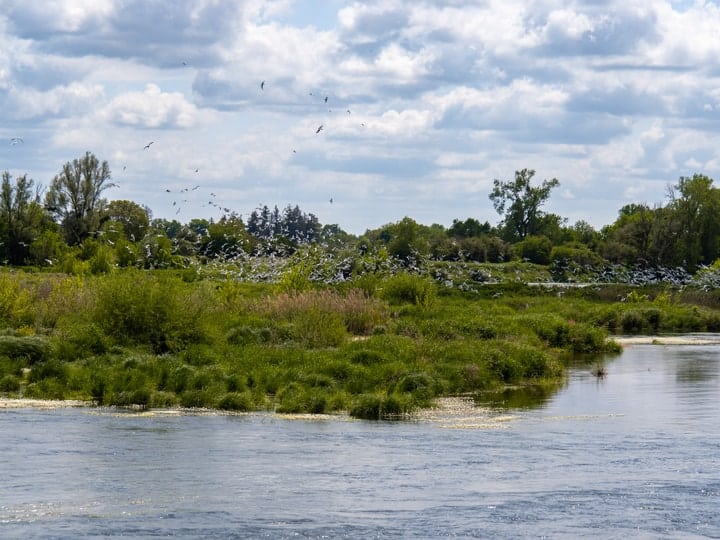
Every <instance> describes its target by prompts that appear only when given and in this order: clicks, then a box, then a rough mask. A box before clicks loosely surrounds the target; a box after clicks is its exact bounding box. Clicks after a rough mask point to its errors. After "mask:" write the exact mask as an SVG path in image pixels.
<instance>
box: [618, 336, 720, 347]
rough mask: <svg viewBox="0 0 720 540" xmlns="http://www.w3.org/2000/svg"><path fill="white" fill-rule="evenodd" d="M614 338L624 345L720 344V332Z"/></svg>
mask: <svg viewBox="0 0 720 540" xmlns="http://www.w3.org/2000/svg"><path fill="white" fill-rule="evenodd" d="M612 339H613V340H614V341H615V342H617V343H618V344H619V345H621V346H622V347H626V346H630V345H720V334H705V335H703V334H688V335H676V336H621V337H613V338H612Z"/></svg>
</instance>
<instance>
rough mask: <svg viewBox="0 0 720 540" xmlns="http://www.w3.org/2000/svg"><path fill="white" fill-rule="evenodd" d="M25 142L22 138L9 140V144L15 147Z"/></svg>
mask: <svg viewBox="0 0 720 540" xmlns="http://www.w3.org/2000/svg"><path fill="white" fill-rule="evenodd" d="M24 142H25V141H23V140H22V137H13V138H12V139H10V144H11V145H13V146H15V145H16V144H18V143H24Z"/></svg>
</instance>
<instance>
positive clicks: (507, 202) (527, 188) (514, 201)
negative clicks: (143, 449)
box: [490, 169, 560, 241]
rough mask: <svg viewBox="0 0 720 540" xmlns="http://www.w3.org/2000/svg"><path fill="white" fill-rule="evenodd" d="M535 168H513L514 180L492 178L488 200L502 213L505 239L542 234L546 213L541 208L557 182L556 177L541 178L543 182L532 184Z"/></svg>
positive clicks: (520, 238) (512, 239)
mask: <svg viewBox="0 0 720 540" xmlns="http://www.w3.org/2000/svg"><path fill="white" fill-rule="evenodd" d="M534 175H535V171H533V170H530V169H523V170H521V171H515V180H514V181H510V182H503V181H501V180H498V179H495V180H493V186H494V187H493V190H492V193H490V200H491V201H492V202H493V206H494V207H495V210H496V211H497V212H498V213H499V214H501V215H502V214H504V215H505V217H504V219H503V228H504V230H505V236H506V239H507V240H510V241H518V240H523V239H524V238H525V237H526V236H529V235H536V234H541V233H542V232H543V231H542V230H541V227H542V224H543V220H542V218H543V217H544V216H545V215H546V214H545V213H544V212H542V211H541V210H540V207H541V206H542V205H543V204H545V203H546V202H547V200H548V198H549V197H550V191H551V190H552V189H553V188H555V187H557V186H558V185H560V182H559V181H558V179H557V178H553V179H551V180H543V182H542V185H540V186H539V187H533V186H531V185H530V180H532V177H533V176H534Z"/></svg>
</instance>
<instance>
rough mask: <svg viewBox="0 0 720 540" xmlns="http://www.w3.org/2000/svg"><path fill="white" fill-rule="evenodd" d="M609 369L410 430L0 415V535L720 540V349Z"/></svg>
mask: <svg viewBox="0 0 720 540" xmlns="http://www.w3.org/2000/svg"><path fill="white" fill-rule="evenodd" d="M605 367H606V372H607V374H606V376H605V377H604V378H602V379H598V378H596V377H595V376H593V375H592V373H591V368H590V367H587V366H585V367H582V366H580V367H577V368H574V369H573V370H572V372H571V375H570V380H569V381H568V384H567V385H566V386H564V387H563V388H562V389H560V390H559V391H558V392H557V393H555V394H553V395H549V396H540V397H539V399H536V402H535V405H534V406H532V407H530V406H528V405H529V404H530V403H532V401H528V400H520V401H519V402H520V403H525V404H526V406H525V407H524V408H521V409H503V410H499V409H494V410H491V411H488V410H485V409H481V410H479V411H478V412H477V413H476V414H471V415H468V414H467V413H465V412H462V413H456V414H447V415H439V416H435V417H430V418H428V419H423V420H420V421H417V422H402V423H399V422H396V423H377V422H362V421H351V420H344V419H319V420H308V419H292V418H283V417H278V416H272V415H248V416H219V415H191V416H188V415H177V414H170V413H155V414H124V413H118V412H117V411H113V410H103V409H55V410H38V409H8V410H0V478H1V482H2V483H1V484H0V485H2V488H0V537H3V538H88V537H90V538H93V537H94V538H100V537H102V538H105V537H112V536H124V537H141V538H152V537H159V536H173V537H192V538H232V537H236V538H443V537H450V538H463V537H473V538H476V537H495V538H498V537H500V538H542V537H547V538H578V537H594V538H596V537H602V538H621V537H630V538H720V400H719V398H720V347H718V346H717V345H682V346H660V345H635V346H631V347H628V348H627V349H626V351H625V352H624V353H623V354H622V355H621V356H619V357H615V358H612V359H608V360H607V362H606V364H605ZM506 397H507V396H506ZM536 398H537V396H536ZM508 401H509V402H510V403H513V402H514V401H513V399H512V396H511V399H509V400H508Z"/></svg>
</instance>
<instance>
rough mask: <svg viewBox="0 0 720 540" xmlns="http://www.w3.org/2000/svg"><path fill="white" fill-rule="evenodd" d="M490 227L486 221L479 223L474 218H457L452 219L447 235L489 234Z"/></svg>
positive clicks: (466, 236)
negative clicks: (463, 219) (462, 219)
mask: <svg viewBox="0 0 720 540" xmlns="http://www.w3.org/2000/svg"><path fill="white" fill-rule="evenodd" d="M491 231H492V227H491V226H490V223H488V222H487V221H486V222H485V223H480V222H479V221H478V220H477V219H475V218H467V219H466V220H465V221H460V220H459V219H453V222H452V225H451V226H450V228H449V229H448V230H447V234H448V236H452V237H461V238H469V237H472V236H481V235H483V234H490V232H491Z"/></svg>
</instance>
